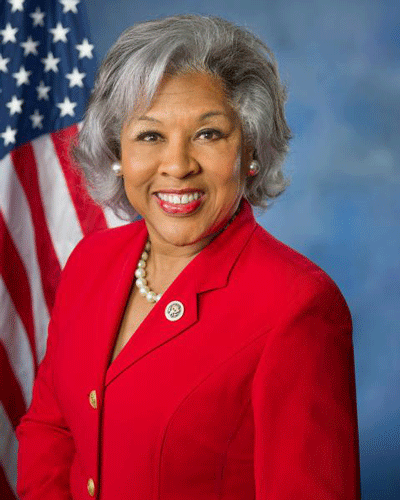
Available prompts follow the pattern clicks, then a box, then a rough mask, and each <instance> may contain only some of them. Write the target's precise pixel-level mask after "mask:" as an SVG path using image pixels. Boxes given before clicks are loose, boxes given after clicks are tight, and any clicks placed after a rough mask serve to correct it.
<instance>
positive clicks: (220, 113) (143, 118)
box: [138, 111, 229, 123]
mask: <svg viewBox="0 0 400 500" xmlns="http://www.w3.org/2000/svg"><path fill="white" fill-rule="evenodd" d="M212 116H225V117H226V118H229V117H228V115H227V114H226V113H224V112H223V111H207V113H203V114H202V115H201V116H200V117H199V121H200V122H202V121H204V120H206V119H207V118H211V117H212ZM138 121H148V122H153V123H162V121H160V120H157V118H153V117H151V116H146V115H143V116H139V118H138Z"/></svg>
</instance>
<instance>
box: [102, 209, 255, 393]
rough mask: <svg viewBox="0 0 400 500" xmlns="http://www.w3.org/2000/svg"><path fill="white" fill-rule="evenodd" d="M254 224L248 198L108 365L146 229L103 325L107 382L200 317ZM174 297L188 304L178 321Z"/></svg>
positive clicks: (130, 258) (126, 266) (127, 264)
mask: <svg viewBox="0 0 400 500" xmlns="http://www.w3.org/2000/svg"><path fill="white" fill-rule="evenodd" d="M255 227H256V222H255V219H254V216H253V213H252V209H251V207H250V205H249V204H248V202H247V201H245V200H243V201H242V207H241V210H240V212H239V214H238V215H237V217H236V218H235V219H234V221H233V222H232V223H231V224H230V226H228V228H227V229H225V230H224V231H223V232H222V233H221V234H219V235H218V236H217V237H216V238H215V239H214V240H213V241H212V242H211V243H210V244H209V245H208V246H207V247H205V248H204V249H203V250H202V251H201V252H200V253H199V254H198V255H197V256H196V257H195V258H194V259H193V260H192V261H191V262H190V263H189V264H188V266H186V268H185V269H184V270H183V271H182V272H181V273H180V274H179V276H178V277H177V278H176V279H175V281H174V282H173V283H172V284H171V286H170V287H169V288H168V290H166V291H165V293H164V294H163V296H162V297H161V299H160V300H159V301H158V302H157V304H156V305H155V306H154V307H153V309H152V310H151V311H150V313H149V314H148V316H147V317H146V318H145V320H144V321H143V322H142V323H141V325H140V326H139V327H138V329H137V330H136V332H135V333H134V335H133V336H132V338H131V339H130V340H129V342H128V343H127V344H126V345H125V347H124V348H123V349H122V350H121V352H120V353H119V355H118V356H117V357H116V359H115V360H114V361H113V362H112V363H111V365H110V366H109V367H108V369H107V365H108V362H109V359H110V356H111V352H112V349H113V346H114V341H115V336H116V334H117V332H118V328H119V324H120V321H121V319H122V314H123V312H124V309H125V305H126V302H127V300H128V296H129V291H130V289H131V286H132V283H133V280H134V272H135V269H136V265H137V261H138V259H139V255H140V252H141V251H142V248H143V247H144V245H145V241H146V238H147V232H146V233H145V234H142V233H140V236H141V237H140V238H138V243H137V244H136V243H135V245H134V250H133V251H132V249H131V250H130V252H129V257H127V258H126V261H125V265H124V267H123V269H122V271H121V274H120V276H119V279H118V283H117V286H116V287H115V289H114V291H113V292H112V294H110V298H109V301H108V302H109V305H108V307H107V309H106V312H107V314H106V316H107V317H106V318H105V319H104V323H103V324H102V325H101V331H102V335H104V336H105V337H106V338H108V342H107V351H106V352H107V354H108V356H107V363H106V366H105V370H106V376H105V380H104V382H105V385H108V384H110V383H111V382H112V381H113V380H114V379H115V378H116V377H118V376H119V375H120V374H121V373H122V372H123V371H124V370H126V369H127V368H129V367H130V366H131V365H132V364H134V363H136V362H137V361H138V360H139V359H141V358H142V357H143V356H145V355H146V354H148V353H149V352H151V351H153V350H154V349H157V348H158V347H160V346H162V345H163V344H164V343H166V342H168V341H170V340H171V339H173V338H174V337H176V336H177V335H180V334H181V333H182V332H183V331H185V330H187V329H188V328H190V327H191V326H192V325H193V324H194V323H195V322H196V321H197V320H198V310H197V305H198V297H197V296H198V294H200V293H202V292H205V291H208V290H212V289H216V288H221V287H223V286H225V285H226V284H227V281H228V278H229V273H230V271H231V269H232V267H233V265H234V263H235V262H236V260H237V259H238V257H239V255H240V253H241V251H242V250H243V248H244V246H245V244H246V243H247V241H248V240H249V238H250V236H251V234H252V233H253V231H254V229H255ZM173 301H179V302H180V303H181V304H182V305H183V308H184V313H183V315H182V317H181V318H180V319H179V320H177V321H171V320H170V319H169V318H168V315H167V314H166V308H167V306H168V305H169V304H170V303H171V302H173ZM101 312H102V314H99V317H100V316H101V317H103V318H104V310H103V311H101ZM103 363H104V359H103Z"/></svg>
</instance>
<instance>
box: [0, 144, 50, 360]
mask: <svg viewBox="0 0 400 500" xmlns="http://www.w3.org/2000/svg"><path fill="white" fill-rule="evenodd" d="M0 210H1V212H2V213H3V217H4V221H5V223H6V225H7V228H8V231H9V233H10V236H11V239H12V241H13V242H14V245H15V247H16V249H17V251H18V254H19V256H20V258H21V261H22V263H23V266H24V268H25V270H26V274H27V276H28V277H29V284H30V289H31V300H32V305H31V308H32V310H33V322H34V331H35V341H36V353H37V359H38V361H39V362H40V360H41V359H42V357H43V355H44V350H45V346H46V344H45V340H46V332H47V325H48V322H49V313H48V310H47V306H46V301H45V299H44V295H43V289H42V283H41V279H40V270H39V263H38V259H37V255H36V251H35V235H34V230H33V222H32V218H31V212H30V209H29V205H28V201H27V199H26V196H25V192H24V190H23V189H22V186H21V183H20V182H19V179H18V176H17V174H16V172H15V170H14V165H13V163H12V161H11V156H10V155H9V154H8V155H7V156H6V157H5V158H4V159H3V160H1V161H0ZM7 259H8V257H6V260H7ZM21 299H23V300H27V297H26V296H24V297H21Z"/></svg>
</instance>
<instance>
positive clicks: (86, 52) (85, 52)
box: [75, 38, 94, 59]
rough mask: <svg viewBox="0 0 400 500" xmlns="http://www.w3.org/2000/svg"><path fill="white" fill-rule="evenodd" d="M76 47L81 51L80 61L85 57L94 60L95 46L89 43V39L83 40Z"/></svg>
mask: <svg viewBox="0 0 400 500" xmlns="http://www.w3.org/2000/svg"><path fill="white" fill-rule="evenodd" d="M75 47H76V48H77V49H78V50H79V59H83V58H84V57H87V58H88V59H92V57H93V54H92V50H93V48H94V45H92V44H91V43H89V40H88V39H87V38H84V39H83V40H82V43H80V44H78V45H75Z"/></svg>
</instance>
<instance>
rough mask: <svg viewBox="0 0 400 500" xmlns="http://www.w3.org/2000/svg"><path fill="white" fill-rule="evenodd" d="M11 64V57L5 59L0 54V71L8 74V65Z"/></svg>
mask: <svg viewBox="0 0 400 500" xmlns="http://www.w3.org/2000/svg"><path fill="white" fill-rule="evenodd" d="M9 62H10V58H9V57H3V56H2V55H1V54H0V71H2V72H3V73H8V68H7V64H8V63H9Z"/></svg>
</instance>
